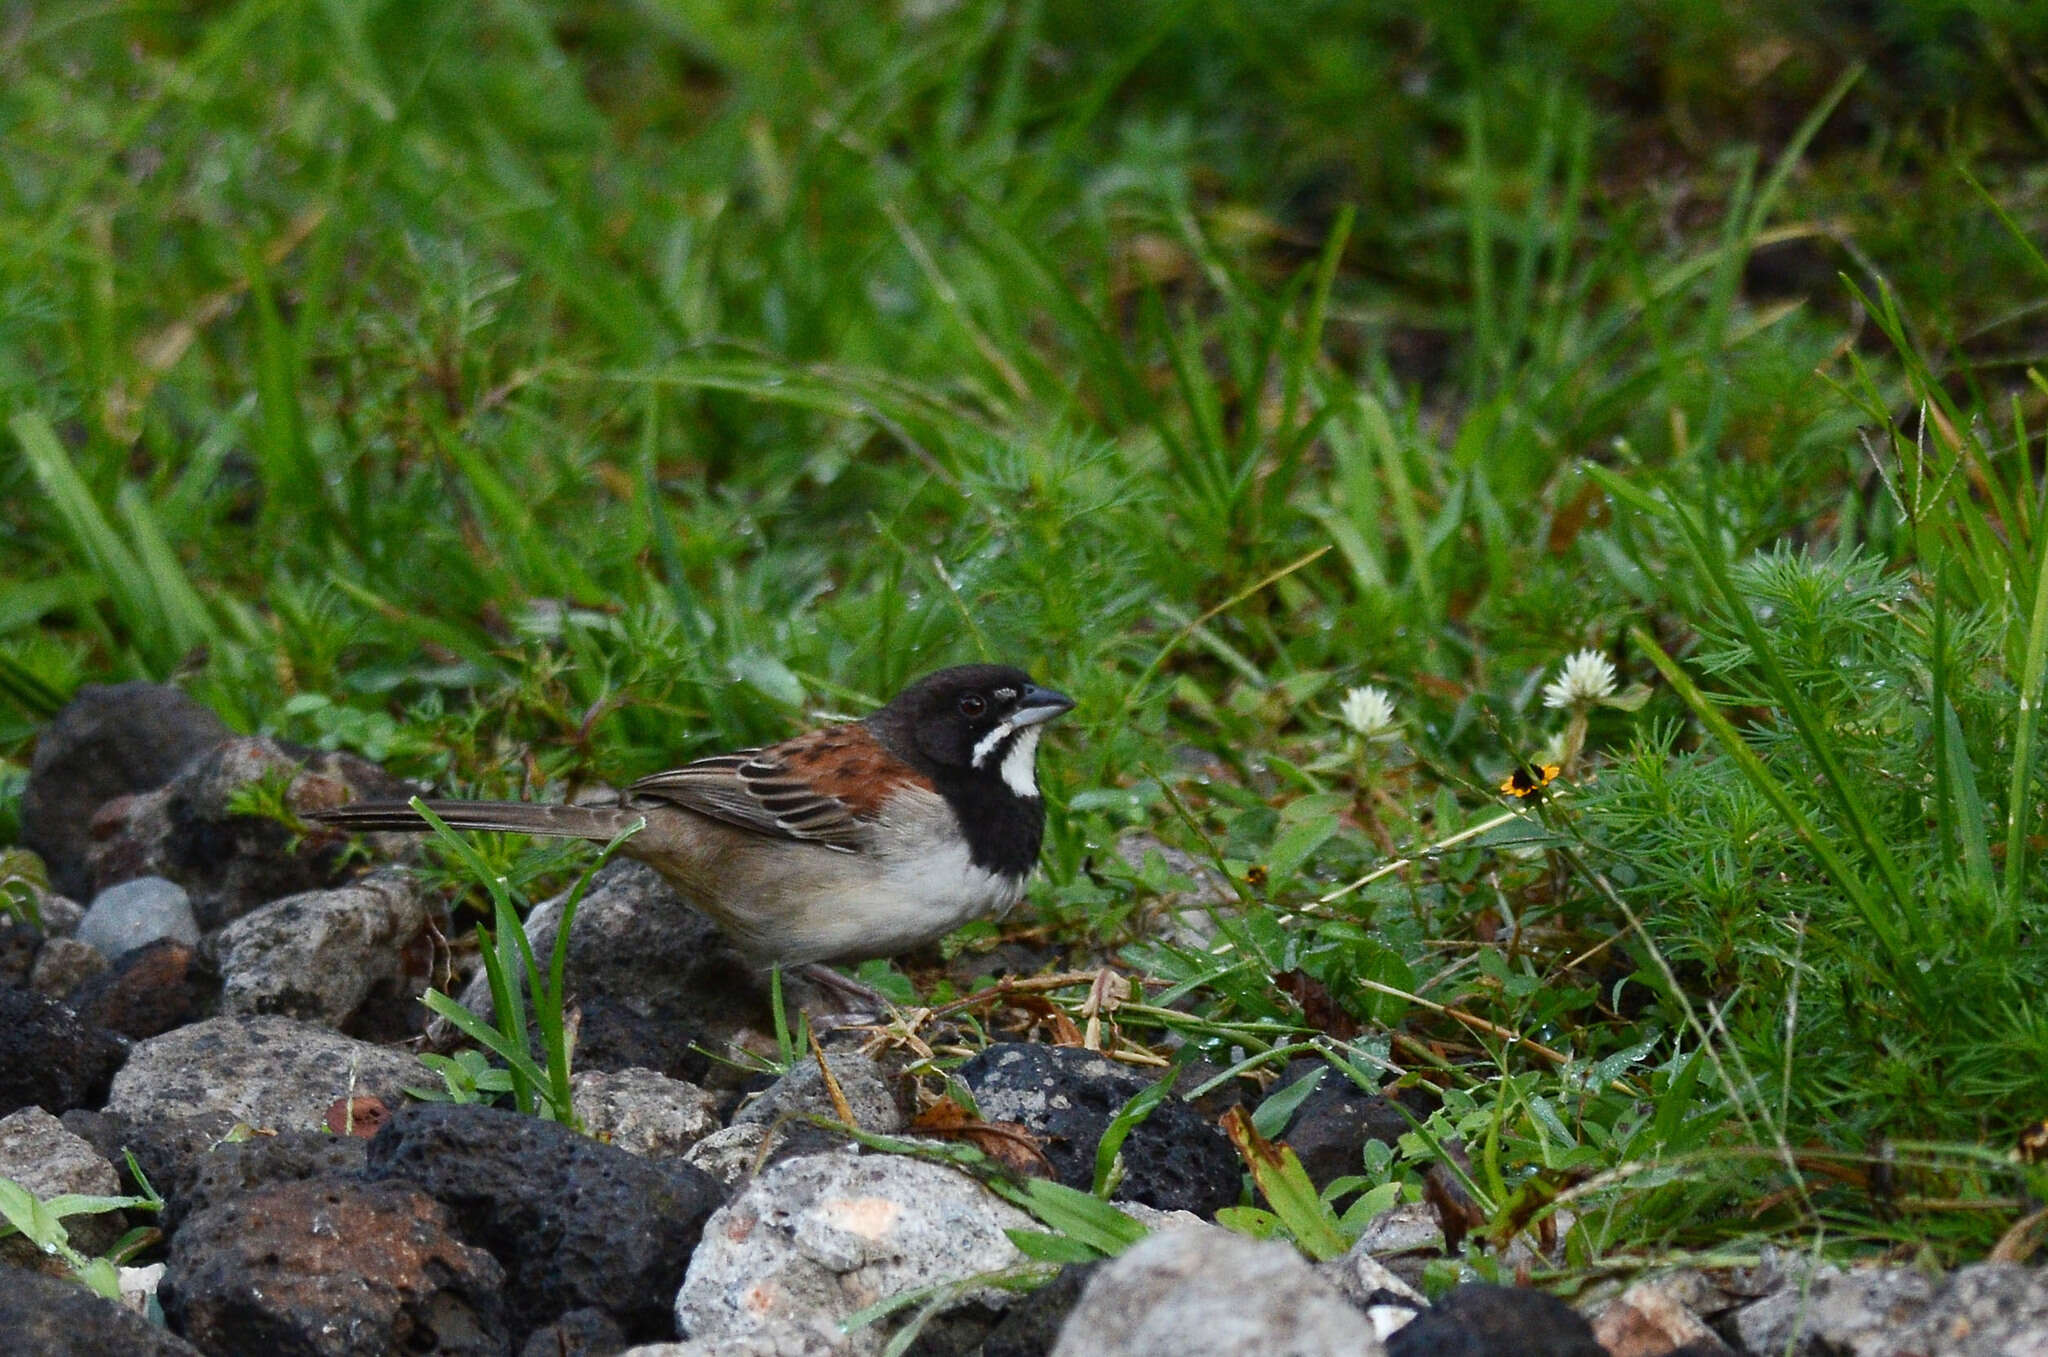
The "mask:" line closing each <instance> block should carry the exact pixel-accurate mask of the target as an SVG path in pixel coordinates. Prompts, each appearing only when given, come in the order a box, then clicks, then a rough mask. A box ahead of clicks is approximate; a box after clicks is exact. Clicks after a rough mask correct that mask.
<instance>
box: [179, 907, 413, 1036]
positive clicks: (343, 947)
mask: <svg viewBox="0 0 2048 1357" xmlns="http://www.w3.org/2000/svg"><path fill="white" fill-rule="evenodd" d="M426 928H427V908H426V905H425V903H424V902H423V901H422V899H421V897H420V892H419V889H418V887H417V886H416V885H415V884H414V882H413V879H412V877H411V876H409V875H407V874H405V873H402V872H395V871H389V872H379V873H377V874H375V875H373V876H368V877H365V878H363V879H362V880H361V881H358V882H356V883H354V884H352V885H348V886H342V887H339V888H338V889H335V890H316V891H307V892H305V893H304V894H301V895H292V896H287V897H286V898H284V899H282V900H276V901H272V902H271V903H270V904H267V905H264V906H262V907H260V908H258V909H256V910H254V911H252V912H250V913H248V914H245V915H243V916H242V917H241V918H239V919H237V920H235V921H234V922H233V923H231V924H229V925H228V926H227V927H226V928H223V929H222V930H221V931H220V933H219V935H218V936H217V937H216V938H215V941H214V947H215V953H216V956H217V957H218V960H219V965H220V973H221V996H220V1002H221V1011H222V1012H224V1013H281V1014H283V1015H284V1016H286V1017H289V1018H305V1019H308V1020H310V1021H314V1022H321V1023H325V1024H327V1025H328V1026H330V1027H342V1026H345V1025H347V1024H348V1022H349V1020H350V1019H351V1018H352V1017H354V1016H355V1015H356V1013H357V1012H358V1010H360V1009H361V1008H362V1007H363V1006H364V1005H365V1004H366V1003H371V1002H376V1003H379V1004H391V1005H398V1004H406V1003H410V1002H411V1001H412V1000H413V999H415V998H416V997H417V995H418V993H419V992H420V991H421V990H422V989H424V988H425V979H426V978H425V976H424V975H423V974H422V975H417V976H414V975H409V974H408V972H409V970H410V968H409V967H408V965H407V952H408V949H409V948H411V946H412V944H413V943H414V942H415V941H416V940H417V939H418V938H419V937H420V936H421V935H422V934H423V933H424V932H425V931H426Z"/></svg>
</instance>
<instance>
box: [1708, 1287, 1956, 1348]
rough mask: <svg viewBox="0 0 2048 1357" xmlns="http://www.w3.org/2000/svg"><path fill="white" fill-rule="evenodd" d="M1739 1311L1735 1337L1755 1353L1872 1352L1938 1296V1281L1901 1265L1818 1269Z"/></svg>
mask: <svg viewBox="0 0 2048 1357" xmlns="http://www.w3.org/2000/svg"><path fill="white" fill-rule="evenodd" d="M1788 1280H1789V1284H1788V1285H1786V1286H1785V1288H1784V1289H1783V1290H1781V1291H1779V1292H1777V1293H1776V1294H1774V1295H1769V1296H1765V1297H1764V1298H1763V1299H1762V1300H1759V1301H1756V1302H1755V1303H1753V1304H1750V1305H1745V1306H1744V1307H1743V1308H1742V1309H1740V1310H1738V1311H1737V1312H1736V1314H1735V1332H1736V1336H1737V1337H1738V1338H1740V1339H1741V1340H1742V1345H1743V1346H1744V1347H1746V1348H1748V1349H1749V1350H1750V1351H1752V1352H1770V1353H1785V1354H1791V1355H1792V1357H1800V1355H1801V1354H1811V1357H1821V1355H1822V1354H1830V1355H1832V1354H1838V1353H1840V1354H1851V1355H1852V1357H1872V1355H1873V1354H1876V1353H1880V1352H1885V1351H1889V1348H1888V1347H1886V1346H1883V1345H1884V1344H1887V1343H1889V1341H1890V1339H1891V1337H1892V1335H1893V1334H1895V1333H1896V1332H1897V1331H1898V1330H1899V1329H1902V1328H1904V1327H1905V1326H1906V1324H1907V1323H1908V1322H1910V1321H1911V1320H1912V1319H1913V1318H1915V1317H1916V1316H1918V1315H1919V1314H1920V1312H1921V1311H1923V1310H1924V1309H1926V1308H1927V1302H1928V1301H1929V1300H1931V1299H1932V1298H1933V1296H1934V1282H1933V1281H1932V1280H1931V1279H1930V1278H1928V1277H1927V1276H1926V1274H1924V1273H1920V1272H1914V1271H1910V1270H1907V1269H1903V1268H1865V1269H1858V1270H1856V1271H1853V1272H1840V1271H1837V1270H1835V1269H1832V1268H1830V1269H1825V1270H1817V1271H1816V1272H1815V1273H1813V1274H1812V1276H1811V1278H1810V1280H1809V1282H1808V1284H1806V1285H1801V1284H1800V1282H1799V1279H1798V1278H1797V1277H1796V1276H1795V1277H1793V1278H1790V1279H1788Z"/></svg>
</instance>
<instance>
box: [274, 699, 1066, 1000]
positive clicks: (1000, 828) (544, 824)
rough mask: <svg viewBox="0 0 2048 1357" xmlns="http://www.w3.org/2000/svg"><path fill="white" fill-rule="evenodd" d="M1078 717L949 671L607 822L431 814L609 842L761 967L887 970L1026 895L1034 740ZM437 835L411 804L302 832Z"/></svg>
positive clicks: (698, 771) (725, 758)
mask: <svg viewBox="0 0 2048 1357" xmlns="http://www.w3.org/2000/svg"><path fill="white" fill-rule="evenodd" d="M1073 705H1074V703H1073V699H1071V698H1069V697H1066V696H1065V695H1063V694H1061V693H1056V692H1054V691H1052V690H1051V689H1049V688H1041V687H1039V686H1038V685H1037V684H1036V683H1033V682H1032V681H1031V678H1030V676H1029V675H1027V674H1026V673H1024V671H1023V670H1021V669H1011V668H1008V667H1005V666H1002V665H992V664H971V665H963V666H960V667H958V668H954V669H941V670H939V671H938V672H937V673H935V674H928V675H926V676H925V677H924V678H921V679H919V680H918V681H917V682H915V683H913V684H911V685H910V686H909V687H908V688H905V689H904V690H903V691H902V692H900V693H898V694H897V695H896V696H895V698H894V699H892V700H891V701H890V702H889V704H888V705H887V706H885V707H883V708H881V709H880V710H878V711H875V712H873V713H871V714H870V715H868V716H867V717H865V718H864V719H862V720H859V721H854V722H850V723H848V724H846V725H838V726H828V727H826V728H824V729H822V730H815V731H811V732H810V733H808V734H804V735H798V736H796V737H794V738H792V739H788V740H784V741H783V742H782V743H780V744H775V745H769V746H768V747H766V748H763V749H742V750H738V751H736V752H734V753H731V754H719V755H716V756H714V757H711V758H707V759H699V760H697V761H696V762H695V763H691V764H686V765H684V766H683V767H681V768H677V769H675V770H673V771H671V772H666V773H656V774H654V775H653V776H651V777H644V778H641V779H640V780H639V781H638V782H635V783H634V784H632V785H631V786H630V787H628V788H626V791H625V793H624V795H623V796H621V797H620V799H619V804H617V805H615V806H605V805H595V806H560V805H539V804H532V803H528V802H519V801H428V802H427V803H426V804H427V806H428V807H429V809H431V810H432V811H433V812H434V814H436V815H438V816H440V817H441V819H443V820H444V821H446V822H447V823H448V824H449V825H450V826H452V827H454V828H458V829H486V830H505V831H509V832H512V833H517V834H543V835H552V836H555V837H559V838H572V839H594V840H596V841H598V842H600V843H603V842H606V841H608V840H609V839H611V838H612V837H613V836H614V835H616V834H618V833H619V832H621V831H622V830H624V829H626V828H627V827H628V826H630V825H632V824H633V823H634V822H635V821H637V820H644V821H646V827H645V828H644V829H642V830H641V831H640V832H639V833H637V834H635V835H634V836H633V837H632V838H631V839H629V840H627V841H626V845H625V847H624V849H623V850H622V851H623V852H625V853H626V854H627V855H628V856H631V857H636V858H639V859H641V860H642V861H644V862H646V863H648V864H649V865H650V866H652V867H653V868H654V869H655V870H656V871H658V872H660V873H661V874H662V875H663V876H664V877H666V878H668V880H669V881H670V882H672V883H673V884H674V885H675V887H676V889H677V890H679V891H680V892H682V894H683V896H684V898H686V899H687V900H689V901H690V903H691V904H693V905H695V906H697V908H699V909H701V910H703V911H704V912H705V913H706V914H708V915H710V916H711V917H712V919H714V920H715V921H717V923H718V924H719V926H720V927H721V928H723V929H724V930H725V932H726V933H727V935H729V936H730V937H731V938H732V940H733V942H734V943H736V944H737V945H738V946H739V948H740V950H741V951H743V952H744V953H746V954H747V955H748V956H749V957H751V958H753V959H754V960H756V961H757V962H759V963H761V964H763V965H766V964H768V963H771V962H781V963H784V964H788V965H796V964H800V963H807V962H820V961H859V960H864V959H866V958H869V957H881V956H894V955H896V954H897V953H899V952H904V951H908V950H910V949H911V948H913V947H916V946H918V945H920V944H922V943H926V942H930V941H932V940H933V939H935V938H938V937H940V936H942V935H943V934H945V933H948V932H950V931H951V930H953V929H954V928H957V927H959V926H960V925H961V924H964V923H966V922H968V921H969V920H971V919H979V918H983V917H986V916H988V915H992V914H1000V913H1002V912H1003V911H1005V910H1007V909H1009V908H1010V907H1011V906H1013V905H1015V904H1016V903H1017V901H1018V900H1020V899H1022V898H1023V895H1024V882H1025V878H1026V877H1028V876H1030V874H1031V869H1032V867H1033V866H1034V865H1036V863H1037V861H1038V847H1039V843H1040V841H1041V840H1042V839H1043V838H1044V835H1045V803H1044V802H1043V801H1042V800H1041V799H1040V798H1039V794H1038V775H1037V767H1036V757H1037V752H1038V737H1039V734H1040V727H1041V726H1042V725H1043V724H1044V723H1045V722H1047V721H1050V720H1052V719H1053V718H1054V717H1056V716H1058V715H1060V713H1062V712H1064V711H1067V710H1068V709H1070V708H1071V707H1072V706H1073ZM308 818H309V819H313V820H316V821H319V822H320V823H323V824H327V825H331V826H333V827H335V828H337V829H346V830H362V831H373V830H411V831H419V830H424V829H426V828H427V824H426V821H425V820H423V819H422V818H421V817H420V816H419V815H418V814H417V813H416V812H415V811H413V810H412V808H411V807H410V806H408V805H406V804H404V803H402V802H396V801H391V802H360V803H358V804H356V805H352V806H342V807H339V808H338V809H334V810H327V811H321V812H317V813H315V814H313V815H311V816H309V817H308Z"/></svg>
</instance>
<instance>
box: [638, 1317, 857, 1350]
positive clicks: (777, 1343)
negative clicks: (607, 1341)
mask: <svg viewBox="0 0 2048 1357" xmlns="http://www.w3.org/2000/svg"><path fill="white" fill-rule="evenodd" d="M853 1352H854V1347H853V1340H851V1339H850V1338H848V1337H847V1336H846V1335H845V1334H843V1333H841V1332H839V1330H838V1329H837V1328H836V1327H835V1326H833V1325H831V1324H827V1323H825V1322H824V1321H822V1320H819V1321H815V1322H811V1323H806V1322H804V1321H803V1320H797V1319H776V1320H770V1321H769V1322H768V1323H766V1324H763V1325H762V1326H761V1327H760V1328H758V1329H756V1330H754V1331H753V1332H752V1333H750V1334H748V1335H746V1336H745V1337H744V1338H723V1339H714V1340H710V1341H701V1342H700V1341H698V1340H696V1339H686V1340H684V1341H683V1342H680V1343H642V1344H641V1345H640V1346H639V1347H636V1348H627V1349H626V1350H625V1351H624V1352H622V1353H620V1354H619V1357H851V1354H852V1353H853Z"/></svg>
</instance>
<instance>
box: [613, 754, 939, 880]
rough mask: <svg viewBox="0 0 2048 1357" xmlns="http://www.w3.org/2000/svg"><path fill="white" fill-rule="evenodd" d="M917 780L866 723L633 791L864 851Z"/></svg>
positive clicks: (641, 784) (768, 830)
mask: <svg viewBox="0 0 2048 1357" xmlns="http://www.w3.org/2000/svg"><path fill="white" fill-rule="evenodd" d="M912 780H918V781H922V779H916V778H915V775H914V774H912V773H910V771H909V770H908V769H904V768H901V767H900V766H898V765H897V764H896V761H895V760H893V759H890V758H889V757H888V755H887V754H885V753H884V752H883V751H882V749H881V747H880V745H879V744H877V743H876V742H875V739H874V736H873V735H871V734H869V733H868V731H867V729H866V728H865V727H862V726H833V727H831V728H829V729H826V730H819V731H813V732H811V733H810V734H808V735H799V736H797V737H796V738H795V739H792V740H785V741H783V742H782V743H781V744H777V745H770V746H768V747H767V748H765V749H741V750H736V751H735V752H733V753H730V754H718V755H714V756H713V757H711V758H708V759H699V760H697V761H696V762H695V763H690V764H685V765H684V766H683V767H681V768H676V769H673V770H671V771H669V772H666V773H655V774H653V775H652V776H649V777H643V778H641V779H640V780H639V781H638V782H635V783H634V784H633V785H632V786H631V787H629V788H627V791H628V792H630V793H633V794H637V795H640V796H651V797H657V798H659V799H661V800H663V801H672V802H674V803H675V804H676V805H679V806H686V807H688V808H689V809H691V810H694V811H696V812H698V813H699V814H702V815H709V816H711V817H712V818H713V819H716V820H723V821H725V822H726V823H727V824H730V825H737V826H739V827H740V828H742V829H751V830H754V831H755V832H757V833H761V834H770V835H774V836H776V837H778V838H785V839H796V840H800V841H803V842H807V843H819V844H823V845H825V846H826V847H828V848H836V849H838V850H840V851H841V852H848V853H851V852H857V851H859V850H860V849H861V848H862V847H864V846H865V845H866V843H867V841H868V838H869V826H868V823H867V822H868V821H869V820H870V819H871V818H872V817H873V816H874V815H875V814H876V813H877V812H878V811H879V809H880V806H881V802H882V801H884V800H886V799H887V797H888V794H889V792H890V791H892V790H894V788H895V786H897V785H900V784H901V783H903V782H907V781H912Z"/></svg>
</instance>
